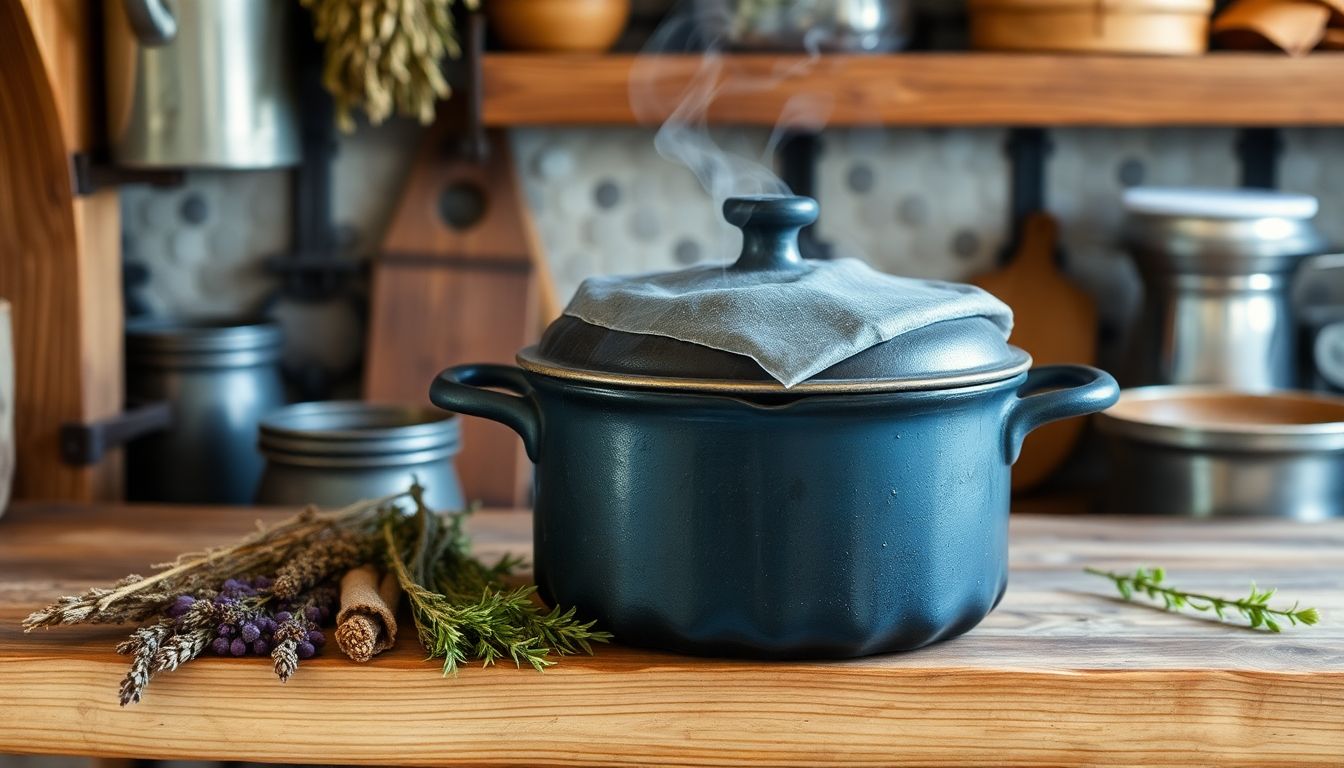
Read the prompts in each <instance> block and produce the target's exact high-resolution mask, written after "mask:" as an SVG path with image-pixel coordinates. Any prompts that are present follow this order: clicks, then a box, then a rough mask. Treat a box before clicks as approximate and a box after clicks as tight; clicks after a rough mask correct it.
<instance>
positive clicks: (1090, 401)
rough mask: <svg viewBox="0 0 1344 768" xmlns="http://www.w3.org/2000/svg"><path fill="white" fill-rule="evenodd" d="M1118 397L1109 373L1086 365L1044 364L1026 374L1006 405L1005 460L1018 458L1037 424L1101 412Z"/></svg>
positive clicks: (1011, 461) (1118, 392)
mask: <svg viewBox="0 0 1344 768" xmlns="http://www.w3.org/2000/svg"><path fill="white" fill-rule="evenodd" d="M1119 398H1120V385H1119V384H1116V383H1115V377H1113V376H1111V374H1109V373H1107V372H1105V371H1102V370H1099V369H1097V368H1092V367H1091V366H1087V365H1045V366H1041V367H1040V368H1033V369H1031V371H1030V372H1028V373H1027V380H1026V381H1024V382H1023V383H1022V386H1020V387H1018V389H1017V397H1016V398H1015V399H1014V400H1012V401H1011V404H1010V405H1009V408H1008V422H1007V428H1006V429H1005V431H1004V438H1005V441H1006V442H1005V446H1004V447H1005V450H1006V451H1007V457H1008V463H1009V464H1012V463H1015V462H1016V461H1017V457H1018V455H1019V454H1021V453H1022V441H1023V440H1025V439H1026V438H1027V435H1028V434H1029V433H1030V432H1031V431H1032V430H1033V429H1036V428H1037V427H1040V426H1044V425H1045V424H1049V423H1050V422H1052V421H1059V420H1060V419H1069V418H1073V417H1074V416H1086V415H1088V414H1090V413H1097V412H1099V411H1104V410H1106V409H1107V408H1110V407H1111V406H1112V405H1115V401H1116V400H1118V399H1119Z"/></svg>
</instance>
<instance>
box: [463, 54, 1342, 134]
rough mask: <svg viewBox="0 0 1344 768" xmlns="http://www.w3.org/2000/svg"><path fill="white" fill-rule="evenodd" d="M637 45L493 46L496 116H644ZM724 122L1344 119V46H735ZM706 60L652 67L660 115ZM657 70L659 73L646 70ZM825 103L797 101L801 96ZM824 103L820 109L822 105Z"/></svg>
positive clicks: (555, 120)
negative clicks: (1260, 49) (497, 49)
mask: <svg viewBox="0 0 1344 768" xmlns="http://www.w3.org/2000/svg"><path fill="white" fill-rule="evenodd" d="M636 58H637V57H634V56H627V55H610V56H582V55H572V56H562V55H537V54H532V55H529V54H491V55H489V56H487V57H486V58H485V61H484V71H483V77H484V103H483V110H484V119H485V122H486V123H487V124H489V125H494V126H509V125H556V124H570V125H583V124H632V123H635V122H637V121H636V119H635V116H634V114H633V113H632V112H631V108H630V91H631V88H630V75H631V71H632V68H633V67H634V66H635V62H636ZM722 62H723V65H724V66H723V71H722V73H721V77H722V78H724V79H725V81H727V80H728V79H731V85H729V86H728V87H726V88H724V89H723V90H722V91H721V92H720V93H719V95H718V98H717V100H716V101H715V102H714V104H713V106H712V107H711V108H710V110H709V119H710V120H712V121H715V122H720V123H738V124H748V125H775V124H776V123H777V122H780V121H782V122H786V123H787V122H790V119H789V118H788V117H786V116H785V114H784V113H785V108H786V106H788V105H789V104H790V102H794V104H793V106H794V108H792V109H790V111H789V112H788V115H789V116H791V117H792V118H793V119H795V120H802V121H805V122H808V123H812V122H813V121H815V120H816V118H817V117H822V118H824V119H825V121H826V124H828V125H872V124H886V125H1046V126H1052V125H1120V126H1123V125H1131V126H1158V125H1339V124H1344V76H1341V73H1344V56H1341V55H1340V54H1332V53H1317V54H1313V55H1311V56H1306V57H1302V58H1296V59H1294V58H1288V57H1284V56H1283V55H1281V54H1277V55H1275V54H1248V53H1235V54H1230V53H1215V54H1211V55H1208V56H1199V57H1188V58H1144V57H1128V56H1100V55H1098V56H1086V55H1083V56H1078V55H1053V56H1052V55H1030V54H1022V55H1014V54H987V53H986V54H962V53H951V54H942V53H939V54H901V55H888V56H825V57H822V58H820V59H818V60H816V61H815V62H814V63H811V64H809V63H806V62H805V61H804V60H803V59H801V58H799V57H789V56H776V55H758V54H751V55H747V54H743V55H734V56H731V57H725V58H724V59H723V60H722ZM700 64H701V61H700V59H699V58H698V57H694V56H667V57H663V58H661V59H659V60H658V61H657V62H656V63H653V62H646V63H641V65H640V67H641V69H642V71H647V72H651V73H652V74H651V75H645V76H644V77H645V78H651V79H650V82H651V83H652V91H651V92H650V93H651V95H650V94H649V93H646V97H647V98H649V99H650V100H651V101H653V102H656V103H659V104H661V108H659V109H655V110H653V114H651V115H649V116H647V117H646V120H652V121H661V120H663V119H665V118H666V117H667V116H668V114H670V110H671V109H672V108H673V107H675V106H676V105H677V103H678V102H679V97H678V94H679V93H680V92H681V90H682V89H684V87H685V86H686V84H687V83H688V82H689V79H690V78H691V76H692V75H693V74H694V73H695V72H696V70H697V68H698V67H699V66H700ZM645 67H648V68H649V69H648V70H643V68H645ZM800 96H801V97H807V98H809V99H810V100H811V101H812V102H815V104H816V108H815V109H797V107H798V105H799V104H800V102H796V101H794V100H795V98H796V97H800ZM808 113H813V114H808Z"/></svg>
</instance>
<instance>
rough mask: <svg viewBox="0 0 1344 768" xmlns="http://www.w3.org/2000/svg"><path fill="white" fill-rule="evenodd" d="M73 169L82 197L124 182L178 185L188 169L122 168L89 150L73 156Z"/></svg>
mask: <svg viewBox="0 0 1344 768" xmlns="http://www.w3.org/2000/svg"><path fill="white" fill-rule="evenodd" d="M70 173H71V176H72V178H73V180H74V192H75V195H77V196H79V197H84V196H87V195H91V194H93V193H94V192H97V191H98V190H100V189H106V188H108V187H117V186H121V185H122V184H151V185H153V186H156V187H176V186H181V185H182V184H183V183H184V182H185V181H186V173H185V172H184V171H182V170H181V169H177V168H174V169H166V170H165V169H153V170H151V169H142V168H121V167H119V166H115V165H112V164H110V163H106V162H103V161H101V160H100V159H95V157H94V156H93V155H91V154H90V153H88V152H76V153H75V154H73V155H71V156H70Z"/></svg>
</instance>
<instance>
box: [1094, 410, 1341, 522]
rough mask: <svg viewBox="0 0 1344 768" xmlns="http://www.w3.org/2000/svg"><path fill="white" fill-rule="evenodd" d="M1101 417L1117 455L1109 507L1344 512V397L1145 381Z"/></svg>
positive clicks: (1174, 511) (1311, 514)
mask: <svg viewBox="0 0 1344 768" xmlns="http://www.w3.org/2000/svg"><path fill="white" fill-rule="evenodd" d="M1097 418H1098V422H1099V426H1100V428H1101V431H1102V432H1103V433H1104V434H1105V435H1107V438H1108V443H1109V446H1110V452H1111V471H1112V473H1113V476H1112V489H1111V492H1110V493H1109V494H1108V499H1109V504H1110V511H1114V512H1123V513H1127V514H1141V513H1155V514H1166V515H1185V516H1192V517H1215V516H1230V515H1261V516H1265V515H1272V516H1277V517H1288V518H1293V519H1298V520H1320V519H1325V518H1330V517H1338V516H1340V515H1341V514H1344V398H1340V397H1334V396H1329V395H1318V394H1312V393H1306V392H1286V391H1285V392H1275V393H1272V394H1251V393H1240V392H1230V391H1227V390H1221V389H1212V388H1207V387H1175V386H1172V387H1140V388H1138V389H1130V390H1125V391H1124V392H1123V393H1122V394H1121V396H1120V400H1119V402H1118V403H1117V404H1116V405H1115V406H1114V407H1113V408H1111V409H1110V410H1109V411H1106V412H1105V413H1103V414H1101V415H1099V416H1098V417H1097Z"/></svg>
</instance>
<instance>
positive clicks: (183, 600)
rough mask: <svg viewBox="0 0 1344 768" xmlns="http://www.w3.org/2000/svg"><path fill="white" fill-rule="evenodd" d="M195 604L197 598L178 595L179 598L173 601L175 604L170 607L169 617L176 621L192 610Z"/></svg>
mask: <svg viewBox="0 0 1344 768" xmlns="http://www.w3.org/2000/svg"><path fill="white" fill-rule="evenodd" d="M195 604H196V598H194V597H192V596H191V595H178V596H177V598H176V599H174V600H173V604H172V605H170V606H168V615H169V616H170V617H172V618H174V619H176V618H180V617H181V616H182V615H183V614H185V613H186V612H187V611H189V610H191V606H193V605H195Z"/></svg>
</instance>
